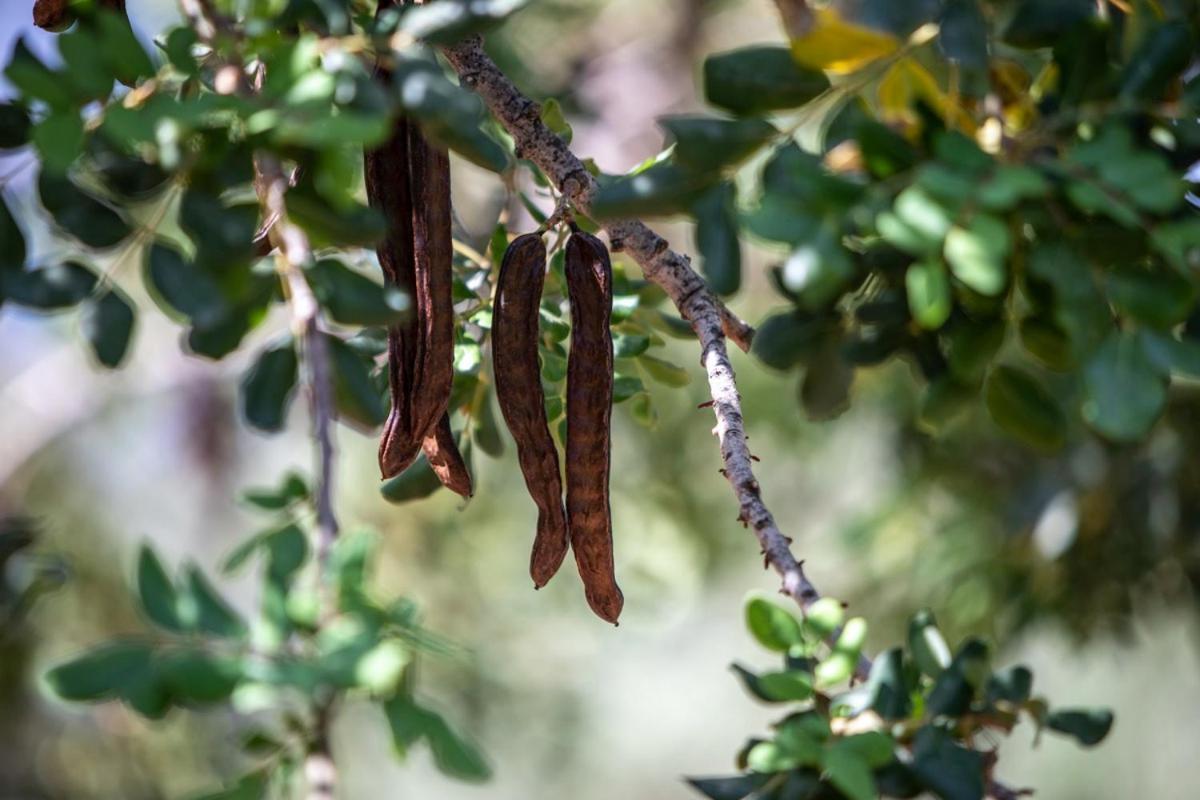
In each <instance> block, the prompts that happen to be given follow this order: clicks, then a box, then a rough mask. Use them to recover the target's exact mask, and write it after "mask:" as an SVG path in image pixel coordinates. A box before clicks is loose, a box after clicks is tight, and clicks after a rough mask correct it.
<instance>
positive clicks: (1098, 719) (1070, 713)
mask: <svg viewBox="0 0 1200 800" xmlns="http://www.w3.org/2000/svg"><path fill="white" fill-rule="evenodd" d="M1112 725H1113V713H1112V712H1111V711H1109V710H1108V709H1060V710H1057V711H1053V712H1051V713H1050V715H1049V716H1048V717H1046V727H1047V728H1049V729H1050V730H1052V731H1055V732H1057V733H1062V734H1066V735H1067V736H1071V737H1073V738H1074V739H1075V740H1076V741H1078V742H1079V743H1080V744H1081V745H1084V746H1085V747H1092V746H1094V745H1097V744H1100V742H1102V741H1104V738H1105V737H1106V736H1108V732H1109V731H1110V730H1112Z"/></svg>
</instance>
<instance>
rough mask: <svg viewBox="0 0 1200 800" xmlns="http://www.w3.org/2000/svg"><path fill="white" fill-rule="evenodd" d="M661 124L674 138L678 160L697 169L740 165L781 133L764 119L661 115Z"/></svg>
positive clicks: (690, 167) (676, 158)
mask: <svg viewBox="0 0 1200 800" xmlns="http://www.w3.org/2000/svg"><path fill="white" fill-rule="evenodd" d="M658 124H659V125H660V126H662V128H663V129H664V130H666V131H667V133H669V134H670V135H671V136H672V138H673V139H674V140H675V150H674V156H675V160H676V162H677V163H679V164H680V165H682V166H684V167H686V168H688V169H694V170H720V169H723V168H725V167H728V166H732V165H734V164H738V163H740V162H742V161H744V160H746V159H747V158H749V157H750V156H752V155H753V154H754V153H755V152H756V151H757V150H758V149H759V148H761V147H763V146H764V145H765V144H766V143H767V142H769V141H771V139H773V138H774V137H775V136H776V135H777V134H778V133H779V131H778V130H776V129H775V126H774V125H772V124H771V123H769V122H767V121H766V120H762V119H721V118H719V117H704V116H695V115H689V116H677V117H661V118H659V120H658Z"/></svg>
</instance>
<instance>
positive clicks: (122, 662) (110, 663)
mask: <svg viewBox="0 0 1200 800" xmlns="http://www.w3.org/2000/svg"><path fill="white" fill-rule="evenodd" d="M150 659H151V649H150V645H149V644H148V643H146V642H136V641H118V642H110V643H108V644H104V645H101V646H100V647H98V648H96V649H95V650H91V651H88V652H87V653H84V654H83V655H81V656H78V657H76V658H74V659H72V660H71V661H68V662H66V663H64V664H60V665H58V666H57V667H54V668H53V669H51V670H50V671H49V672H47V673H46V683H47V684H49V686H50V688H51V689H52V690H53V691H54V693H55V694H57V695H58V696H59V697H61V698H62V699H63V700H73V701H90V700H107V699H111V698H115V697H118V696H120V694H121V693H122V691H123V689H124V688H125V686H126V685H127V683H128V681H129V679H130V678H131V676H135V675H137V674H139V673H140V672H141V671H142V670H144V669H145V668H146V667H147V666H148V665H149V664H150Z"/></svg>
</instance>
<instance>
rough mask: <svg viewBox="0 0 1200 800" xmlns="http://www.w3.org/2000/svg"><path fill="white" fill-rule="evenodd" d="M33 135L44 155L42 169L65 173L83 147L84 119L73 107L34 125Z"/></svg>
mask: <svg viewBox="0 0 1200 800" xmlns="http://www.w3.org/2000/svg"><path fill="white" fill-rule="evenodd" d="M31 135H32V139H33V143H34V145H36V146H37V149H38V153H39V154H40V155H41V157H42V169H43V170H44V171H46V172H52V173H54V174H56V175H63V174H65V173H66V172H67V170H68V169H70V167H71V165H72V164H73V163H75V159H76V158H78V157H79V152H80V150H82V149H83V141H84V134H83V120H81V119H80V118H79V114H78V113H76V112H75V110H73V109H72V110H71V111H63V112H60V113H56V114H49V115H47V116H46V117H45V118H43V119H42V120H40V121H39V122H38V123H37V124H36V125H34V126H33V133H32V134H31Z"/></svg>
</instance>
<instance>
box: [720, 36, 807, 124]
mask: <svg viewBox="0 0 1200 800" xmlns="http://www.w3.org/2000/svg"><path fill="white" fill-rule="evenodd" d="M828 88H829V79H828V78H826V77H825V74H824V73H823V72H821V71H820V70H815V69H808V68H806V67H802V66H800V65H799V64H798V63H797V62H796V61H795V59H793V58H792V54H791V51H790V50H789V49H788V48H786V47H780V46H777V45H758V46H753V47H744V48H741V49H739V50H731V51H727V52H724V53H717V54H715V55H711V56H709V57H708V58H706V59H705V60H704V95H705V98H706V99H707V100H708V102H709V103H711V104H712V105H714V106H718V107H720V108H725V109H728V110H729V111H732V112H733V113H735V114H759V113H762V112H764V111H776V110H782V109H788V108H797V107H799V106H802V105H804V104H805V103H807V102H808V101H809V100H812V99H813V98H814V97H816V96H817V95H819V94H821V93H822V92H824V91H826V90H827V89H828Z"/></svg>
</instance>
